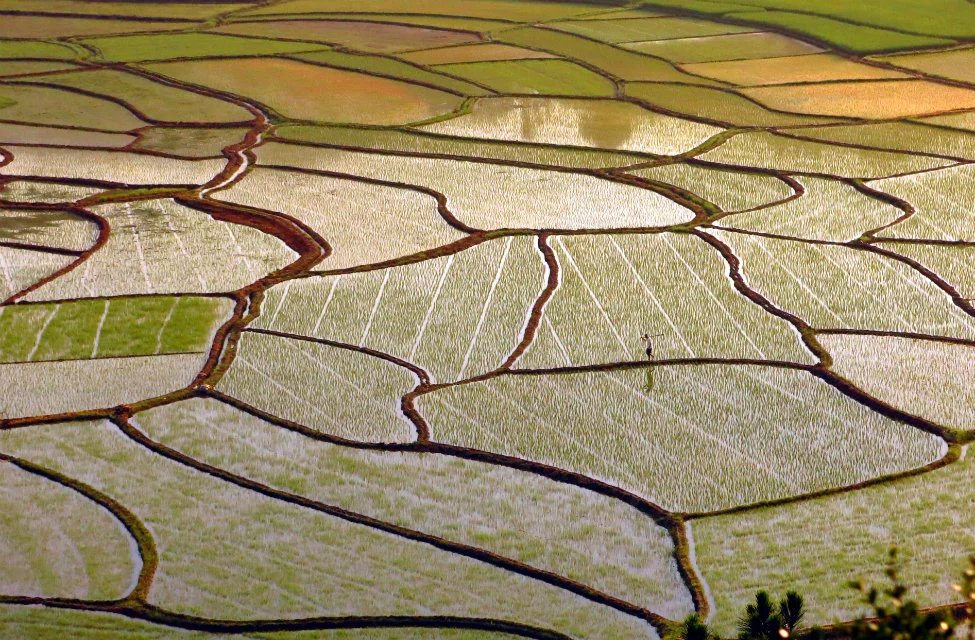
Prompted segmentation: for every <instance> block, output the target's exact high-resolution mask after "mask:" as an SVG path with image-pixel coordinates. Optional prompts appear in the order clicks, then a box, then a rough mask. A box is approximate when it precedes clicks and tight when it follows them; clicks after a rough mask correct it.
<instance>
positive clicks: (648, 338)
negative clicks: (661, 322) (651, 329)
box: [641, 333, 663, 360]
mask: <svg viewBox="0 0 975 640" xmlns="http://www.w3.org/2000/svg"><path fill="white" fill-rule="evenodd" d="M662 335H663V334H662V333H657V334H654V335H650V334H649V333H644V334H643V336H642V338H641V339H642V340H643V344H644V345H646V347H647V359H648V360H653V339H654V338H659V337H660V336H662Z"/></svg>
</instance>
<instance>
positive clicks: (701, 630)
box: [664, 613, 718, 640]
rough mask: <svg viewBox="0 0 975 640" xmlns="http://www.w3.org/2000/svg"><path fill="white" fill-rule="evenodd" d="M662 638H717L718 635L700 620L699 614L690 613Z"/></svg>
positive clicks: (668, 639)
mask: <svg viewBox="0 0 975 640" xmlns="http://www.w3.org/2000/svg"><path fill="white" fill-rule="evenodd" d="M664 640H718V636H717V635H715V634H714V633H712V632H711V630H710V629H709V628H708V626H707V625H706V624H704V623H703V622H701V617H700V616H698V615H697V614H696V613H692V614H691V615H689V616H687V618H685V619H684V622H682V623H680V624H679V625H677V626H676V627H674V628H673V629H671V630H670V631H669V632H668V633H667V635H665V636H664Z"/></svg>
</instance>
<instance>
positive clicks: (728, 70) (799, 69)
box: [683, 53, 908, 87]
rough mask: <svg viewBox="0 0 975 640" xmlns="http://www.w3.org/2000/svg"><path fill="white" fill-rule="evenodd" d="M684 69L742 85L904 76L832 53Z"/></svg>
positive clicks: (686, 66)
mask: <svg viewBox="0 0 975 640" xmlns="http://www.w3.org/2000/svg"><path fill="white" fill-rule="evenodd" d="M683 69H684V70H685V71H689V72H690V73H694V74H697V75H700V76H705V77H707V78H714V79H715V80H721V81H722V82H730V83H731V84H737V85H742V86H746V87H749V86H760V85H770V84H785V83H790V82H825V81H828V80H878V79H884V78H906V77H908V76H906V75H905V74H903V73H900V72H897V71H890V70H887V69H881V68H878V67H871V66H870V65H867V64H861V63H859V62H853V61H852V60H847V59H845V58H841V57H839V56H837V55H833V54H831V53H823V54H819V55H811V56H785V57H782V58H758V59H755V60H733V61H728V62H702V63H697V64H687V65H683Z"/></svg>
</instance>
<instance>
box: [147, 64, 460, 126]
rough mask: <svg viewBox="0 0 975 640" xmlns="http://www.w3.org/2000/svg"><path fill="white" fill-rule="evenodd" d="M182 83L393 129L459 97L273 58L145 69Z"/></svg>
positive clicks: (289, 111) (285, 109)
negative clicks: (199, 85)
mask: <svg viewBox="0 0 975 640" xmlns="http://www.w3.org/2000/svg"><path fill="white" fill-rule="evenodd" d="M149 68H150V69H152V70H153V71H157V72H159V73H162V74H164V75H167V76H170V77H172V78H175V79H177V80H181V81H184V82H191V83H194V84H201V85H205V86H209V87H213V88H215V89H218V90H220V91H227V92H230V93H234V94H238V95H247V96H248V97H250V98H253V99H255V100H257V101H258V102H260V103H262V104H265V105H267V106H268V107H270V108H272V109H274V110H275V111H277V112H278V113H280V114H282V115H284V116H287V117H289V118H292V119H296V120H314V121H320V122H348V123H357V124H375V125H393V124H405V123H409V122H415V121H419V120H425V119H428V118H432V117H434V116H437V115H440V114H443V113H448V112H450V111H452V110H454V109H455V108H457V107H458V106H459V105H460V103H461V101H462V98H460V97H458V96H454V95H451V94H449V93H444V92H443V91H437V90H435V89H428V88H426V87H421V86H417V85H413V84H407V83H405V82H399V81H396V80H390V79H387V78H378V77H375V76H370V75H366V74H364V73H356V72H354V71H343V70H340V69H330V68H326V67H318V66H315V65H310V64H304V63H302V62H297V61H294V60H280V59H272V58H235V59H226V60H196V61H192V62H170V63H162V64H155V65H149Z"/></svg>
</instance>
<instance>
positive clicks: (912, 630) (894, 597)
mask: <svg viewBox="0 0 975 640" xmlns="http://www.w3.org/2000/svg"><path fill="white" fill-rule="evenodd" d="M884 573H885V574H886V575H887V578H888V579H889V580H890V586H889V587H886V588H883V589H878V588H877V587H876V586H872V585H868V584H866V583H864V582H863V581H859V582H853V583H850V586H851V587H853V588H855V589H859V590H860V592H861V593H862V594H863V601H864V602H865V603H866V604H867V605H869V606H870V608H871V609H872V610H873V616H872V617H871V618H865V617H860V618H858V619H857V620H856V621H854V623H853V625H852V627H851V629H850V633H849V638H850V640H899V639H901V638H904V639H908V638H909V639H910V640H940V639H944V638H951V637H952V636H953V635H954V630H955V627H956V626H957V624H958V623H957V622H956V621H955V619H954V617H953V616H952V615H951V614H950V613H949V612H946V611H923V610H921V608H920V606H919V605H918V604H917V602H915V601H914V600H908V599H906V598H905V596H906V595H907V586H906V585H904V583H903V582H902V581H901V579H900V563H899V562H898V560H897V550H896V549H891V550H890V554H889V555H888V558H887V567H886V570H885V572H884Z"/></svg>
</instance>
